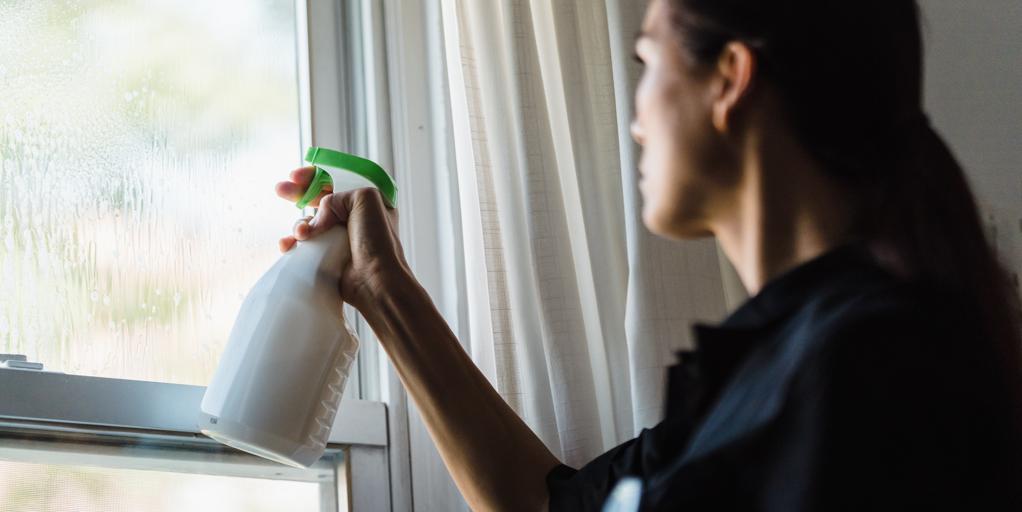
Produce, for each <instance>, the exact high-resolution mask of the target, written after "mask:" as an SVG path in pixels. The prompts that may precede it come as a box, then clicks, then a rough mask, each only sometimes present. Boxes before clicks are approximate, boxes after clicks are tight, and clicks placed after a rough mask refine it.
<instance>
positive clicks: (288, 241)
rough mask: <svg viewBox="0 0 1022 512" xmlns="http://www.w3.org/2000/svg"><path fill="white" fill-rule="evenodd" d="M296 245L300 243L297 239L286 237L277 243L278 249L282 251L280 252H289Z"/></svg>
mask: <svg viewBox="0 0 1022 512" xmlns="http://www.w3.org/2000/svg"><path fill="white" fill-rule="evenodd" d="M296 243H298V241H297V240H295V237H293V236H285V237H284V238H281V239H280V241H278V242H277V248H278V249H280V252H288V251H290V250H291V249H292V248H294V246H295V244H296Z"/></svg>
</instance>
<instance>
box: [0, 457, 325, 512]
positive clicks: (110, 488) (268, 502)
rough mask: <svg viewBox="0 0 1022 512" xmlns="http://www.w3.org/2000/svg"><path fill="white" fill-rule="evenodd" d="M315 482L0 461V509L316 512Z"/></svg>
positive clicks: (43, 511) (41, 511) (44, 511)
mask: <svg viewBox="0 0 1022 512" xmlns="http://www.w3.org/2000/svg"><path fill="white" fill-rule="evenodd" d="M319 493H320V490H319V484H316V483H309V482H287V481H275V480H261V479H254V478H239V477H227V476H209V475H192V474H182V473H163V472H157V471H139V470H128V469H108V468H90V467H77V466H57V465H44V464H26V463H21V462H3V461H0V510H21V511H32V512H68V511H71V510H73V511H76V512H122V511H123V512H128V511H131V512H136V511H146V512H181V511H184V510H187V511H189V512H271V511H272V512H279V511H282V510H287V511H289V512H292V511H293V512H302V511H310V512H311V511H318V510H320V504H319Z"/></svg>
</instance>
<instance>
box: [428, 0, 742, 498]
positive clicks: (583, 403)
mask: <svg viewBox="0 0 1022 512" xmlns="http://www.w3.org/2000/svg"><path fill="white" fill-rule="evenodd" d="M441 5H442V21H443V23H442V25H443V27H442V32H443V47H444V57H445V59H444V60H445V62H446V75H445V78H446V80H447V84H446V85H447V87H446V89H445V90H446V92H449V97H448V98H447V99H448V100H449V106H450V110H449V112H448V116H449V123H447V126H448V128H449V132H450V133H449V134H448V135H449V136H448V137H446V138H443V140H444V141H445V142H444V144H445V146H446V147H445V148H444V149H445V151H447V152H448V154H449V155H450V156H449V157H448V162H450V163H451V164H452V165H450V167H453V169H439V170H437V172H436V174H437V179H438V180H441V181H443V182H444V183H442V184H441V188H444V189H446V190H449V191H450V192H449V195H450V200H451V203H452V205H451V206H450V207H444V208H443V210H444V212H443V213H444V215H447V216H449V218H448V219H447V221H446V222H443V226H442V229H440V235H439V236H440V237H441V240H440V245H441V246H443V247H446V248H449V250H450V251H451V252H450V254H449V258H448V259H449V262H450V264H449V265H448V272H450V273H451V274H450V275H448V276H447V277H446V278H445V279H444V283H443V286H444V287H445V288H446V289H445V290H444V291H443V292H442V294H443V295H444V296H445V299H444V300H442V301H441V302H442V303H444V304H446V305H447V306H446V307H445V314H446V315H447V317H448V320H449V321H450V322H451V324H452V326H453V327H454V329H455V331H456V332H457V333H458V335H459V338H460V339H461V340H462V343H463V344H464V345H465V348H466V350H468V352H469V353H470V355H471V356H472V359H473V360H474V361H475V362H476V364H478V365H479V367H480V368H481V369H482V370H483V372H484V373H485V374H486V375H487V376H488V377H489V379H490V381H491V382H492V383H493V385H494V386H495V387H496V389H497V390H498V391H499V392H500V394H501V395H502V396H503V397H504V398H505V399H506V400H507V402H508V403H509V404H510V405H511V406H512V407H513V408H514V409H515V410H516V411H517V412H518V413H519V414H520V415H521V416H522V417H523V419H524V420H525V421H526V422H527V423H528V424H529V425H530V426H531V427H532V428H533V430H535V432H536V433H537V434H538V435H539V436H540V437H541V438H542V439H543V441H544V442H545V443H546V444H547V446H548V447H549V448H550V449H551V451H553V452H554V453H555V454H556V455H558V456H559V457H560V458H561V459H562V460H563V461H564V462H565V463H567V464H569V465H574V466H580V465H582V464H584V463H586V462H588V461H589V460H591V459H592V458H594V457H595V456H597V455H599V454H600V453H602V452H604V451H606V450H607V449H609V448H611V447H613V446H615V445H617V444H619V443H621V442H623V441H625V440H627V439H630V438H632V437H634V436H635V434H636V433H637V432H638V431H639V430H640V429H641V428H643V427H649V426H652V425H654V424H655V423H656V422H658V421H659V420H660V419H661V417H662V414H663V400H664V394H663V387H664V369H665V367H666V366H668V365H670V364H672V363H674V362H675V356H674V352H675V351H676V350H678V349H680V348H682V347H686V346H688V345H689V343H690V334H689V333H690V326H691V324H692V323H693V322H695V321H697V320H704V321H717V320H720V319H721V318H722V317H723V316H724V314H725V311H726V303H727V302H728V299H731V302H734V301H736V300H739V299H740V296H739V295H733V294H732V293H729V292H730V291H731V290H738V289H739V288H738V287H737V286H736V281H733V280H732V276H731V275H730V274H728V273H726V272H725V273H723V274H722V270H721V269H722V266H721V260H720V258H719V256H718V251H717V248H716V246H715V244H714V242H713V241H711V240H707V241H698V242H684V243H680V242H668V241H665V240H661V239H658V238H656V237H654V236H653V235H651V234H650V233H649V232H648V231H647V230H646V229H645V228H644V227H643V225H642V222H641V218H640V207H641V203H640V199H639V195H638V189H637V183H636V180H637V177H636V171H635V169H636V157H637V148H636V147H635V146H634V144H633V143H632V141H631V139H630V137H629V135H628V124H629V122H630V120H631V117H632V92H633V90H634V83H635V80H636V78H637V76H638V72H639V70H638V68H637V66H635V65H634V64H632V63H631V62H632V61H631V55H632V48H631V47H632V44H633V37H634V34H635V33H636V32H637V31H638V30H639V28H640V25H641V19H642V16H643V13H644V11H645V6H646V1H645V0H553V1H551V0H533V1H530V0H441ZM725 283H727V284H728V286H725ZM725 290H728V291H729V292H726V291H725ZM413 435H414V434H413ZM413 457H414V455H413ZM413 464H414V461H413ZM429 478H431V479H432V477H429ZM433 506H437V505H436V504H435V503H434V504H433ZM416 508H417V509H419V508H420V507H419V504H417V505H416ZM452 509H453V508H452Z"/></svg>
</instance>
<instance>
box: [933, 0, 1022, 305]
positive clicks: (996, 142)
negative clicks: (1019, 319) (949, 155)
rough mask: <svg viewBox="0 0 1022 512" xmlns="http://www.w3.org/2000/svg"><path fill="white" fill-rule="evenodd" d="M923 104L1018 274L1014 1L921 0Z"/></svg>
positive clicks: (1020, 171)
mask: <svg viewBox="0 0 1022 512" xmlns="http://www.w3.org/2000/svg"><path fill="white" fill-rule="evenodd" d="M920 5H921V6H922V10H923V17H924V18H923V26H924V43H925V45H926V48H925V51H926V66H927V70H926V91H925V92H926V107H927V109H928V111H929V113H930V117H931V119H932V121H933V124H934V125H935V126H936V127H937V130H938V131H939V132H940V133H941V134H942V135H943V136H944V138H945V140H947V142H948V143H949V144H950V146H951V148H952V150H953V151H954V152H955V155H956V156H958V158H959V161H960V162H961V163H962V165H963V166H964V167H965V169H966V172H967V174H968V175H969V178H970V181H971V182H972V187H973V192H974V193H975V194H976V196H977V198H978V199H979V201H980V204H981V208H982V211H983V217H984V222H985V223H986V224H987V225H988V232H989V234H990V236H991V238H992V240H993V241H994V243H995V244H996V245H997V247H998V249H999V251H1000V253H1001V255H1002V258H1003V259H1004V262H1005V264H1006V265H1007V266H1008V271H1009V272H1010V273H1011V274H1013V276H1014V278H1015V282H1016V286H1017V284H1018V280H1019V278H1020V275H1022V1H1020V0H921V1H920Z"/></svg>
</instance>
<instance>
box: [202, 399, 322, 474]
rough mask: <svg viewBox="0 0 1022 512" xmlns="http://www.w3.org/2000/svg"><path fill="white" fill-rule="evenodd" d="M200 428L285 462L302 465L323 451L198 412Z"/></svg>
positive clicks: (225, 441)
mask: <svg viewBox="0 0 1022 512" xmlns="http://www.w3.org/2000/svg"><path fill="white" fill-rule="evenodd" d="M201 421H202V423H201V424H200V431H201V432H202V433H203V434H205V435H206V436H209V437H210V438H212V439H213V440H215V441H217V442H219V443H223V444H226V445H227V446H230V447H232V448H236V449H238V450H241V451H243V452H247V453H251V454H252V455H256V456H259V457H262V458H265V459H269V460H272V461H275V462H279V463H281V464H284V465H286V466H291V467H294V468H299V469H305V468H308V467H309V466H311V465H312V464H314V463H315V462H316V461H317V460H319V458H320V457H321V456H322V455H323V452H324V448H325V447H321V448H319V449H316V448H314V447H311V446H308V445H303V444H299V443H295V442H293V441H290V440H288V439H284V438H282V437H280V436H277V435H274V434H270V433H267V432H262V431H259V430H256V429H253V428H251V427H249V426H247V425H244V424H242V423H238V422H236V421H231V420H228V419H225V418H220V417H216V416H212V415H210V414H206V413H205V412H203V413H202V418H201Z"/></svg>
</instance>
